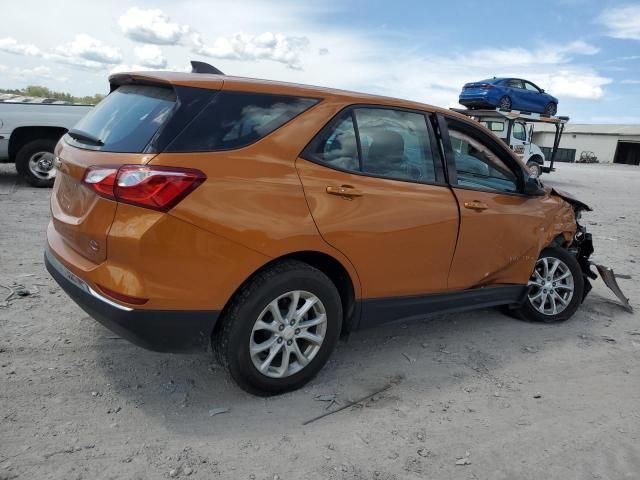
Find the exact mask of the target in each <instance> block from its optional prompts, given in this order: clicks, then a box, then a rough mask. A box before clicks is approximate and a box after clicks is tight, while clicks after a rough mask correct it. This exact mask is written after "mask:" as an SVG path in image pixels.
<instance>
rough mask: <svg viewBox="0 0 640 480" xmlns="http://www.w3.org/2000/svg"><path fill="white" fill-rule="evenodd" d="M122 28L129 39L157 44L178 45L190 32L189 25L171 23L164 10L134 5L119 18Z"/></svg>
mask: <svg viewBox="0 0 640 480" xmlns="http://www.w3.org/2000/svg"><path fill="white" fill-rule="evenodd" d="M118 25H119V26H120V30H122V33H124V34H125V35H126V36H127V37H128V38H129V39H131V40H133V41H135V42H141V43H154V44H156V45H177V44H179V43H180V41H181V40H182V37H183V36H184V35H186V34H187V33H188V32H189V27H188V26H187V25H180V24H177V23H171V21H170V19H169V16H168V15H166V14H165V13H164V12H163V11H162V10H158V9H149V10H143V9H141V8H137V7H133V8H130V9H129V10H127V11H126V12H125V14H124V15H122V16H121V17H120V18H119V19H118Z"/></svg>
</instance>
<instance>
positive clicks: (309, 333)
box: [249, 290, 327, 378]
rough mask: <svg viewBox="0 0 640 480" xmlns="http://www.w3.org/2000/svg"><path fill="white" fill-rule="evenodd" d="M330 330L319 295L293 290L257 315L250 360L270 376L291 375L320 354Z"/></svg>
mask: <svg viewBox="0 0 640 480" xmlns="http://www.w3.org/2000/svg"><path fill="white" fill-rule="evenodd" d="M326 333H327V314H326V310H325V307H324V305H323V304H322V302H321V301H320V299H319V298H318V297H317V296H315V295H314V294H312V293H310V292H306V291H303V290H294V291H291V292H287V293H285V294H284V295H280V296H279V297H278V298H276V299H274V300H272V301H271V302H270V303H269V304H268V305H267V306H266V307H265V309H264V310H263V311H262V312H261V313H260V315H259V316H258V318H257V320H256V322H255V324H254V325H253V329H252V331H251V338H250V340H249V351H250V355H251V361H252V362H253V365H254V366H255V367H256V369H257V370H258V371H259V372H260V373H262V374H263V375H266V376H267V377H271V378H285V377H289V376H291V375H293V374H295V373H297V372H299V371H300V370H302V369H303V368H305V367H306V366H307V365H308V364H309V363H310V362H311V361H312V360H313V359H314V358H315V356H316V355H317V354H318V352H319V351H320V347H321V346H322V343H323V341H324V338H325V335H326Z"/></svg>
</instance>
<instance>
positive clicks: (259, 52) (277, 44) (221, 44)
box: [191, 32, 309, 69]
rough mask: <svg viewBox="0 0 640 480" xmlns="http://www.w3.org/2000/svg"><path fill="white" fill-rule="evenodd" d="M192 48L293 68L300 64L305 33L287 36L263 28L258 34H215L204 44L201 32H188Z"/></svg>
mask: <svg viewBox="0 0 640 480" xmlns="http://www.w3.org/2000/svg"><path fill="white" fill-rule="evenodd" d="M191 41H192V42H193V46H192V49H191V50H192V52H194V53H197V54H199V55H204V56H206V57H213V58H222V59H227V60H245V61H256V60H271V61H274V62H279V63H283V64H285V65H287V66H288V67H290V68H293V69H300V68H301V58H300V56H301V54H302V52H303V51H304V50H305V49H306V48H307V47H308V46H309V39H308V38H307V37H294V36H287V35H284V34H282V33H275V34H274V33H271V32H265V33H262V34H260V35H256V36H253V35H248V34H245V33H236V34H234V35H232V36H231V37H228V38H225V37H218V38H216V40H215V41H214V42H213V44H212V45H206V44H205V43H204V41H203V40H202V35H200V34H199V33H197V32H194V33H192V34H191Z"/></svg>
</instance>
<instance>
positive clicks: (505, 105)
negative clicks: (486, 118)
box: [498, 95, 512, 110]
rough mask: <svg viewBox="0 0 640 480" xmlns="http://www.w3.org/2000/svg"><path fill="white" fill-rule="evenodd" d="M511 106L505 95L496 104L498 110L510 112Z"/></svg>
mask: <svg viewBox="0 0 640 480" xmlns="http://www.w3.org/2000/svg"><path fill="white" fill-rule="evenodd" d="M511 106H512V104H511V99H510V98H509V97H508V96H507V95H505V96H504V97H502V98H501V99H500V101H499V102H498V108H499V109H500V110H511Z"/></svg>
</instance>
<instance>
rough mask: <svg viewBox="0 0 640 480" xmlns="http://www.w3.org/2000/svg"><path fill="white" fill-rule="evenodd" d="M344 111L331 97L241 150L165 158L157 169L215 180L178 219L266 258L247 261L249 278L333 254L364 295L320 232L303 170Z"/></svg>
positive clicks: (180, 208) (179, 210) (176, 212)
mask: <svg viewBox="0 0 640 480" xmlns="http://www.w3.org/2000/svg"><path fill="white" fill-rule="evenodd" d="M343 106H344V103H343V102H339V101H332V99H330V98H329V99H325V100H324V101H323V102H321V103H319V104H317V105H316V106H314V107H312V108H311V109H310V110H308V111H306V112H304V113H303V114H301V115H300V116H298V117H297V118H296V119H294V120H293V121H291V122H289V123H287V124H285V125H284V126H283V127H281V128H279V129H278V130H276V131H275V132H273V133H272V134H271V135H268V136H267V137H265V138H263V139H261V140H259V141H258V142H256V143H254V144H252V145H249V146H247V147H244V148H241V149H237V150H232V151H223V152H203V153H163V154H160V155H158V156H157V157H155V158H154V159H153V160H152V161H151V162H150V164H153V165H170V166H181V167H188V168H197V169H199V170H201V171H202V172H204V173H205V174H206V176H207V180H206V181H205V182H204V183H203V184H202V185H200V186H199V187H198V188H197V189H196V190H195V191H193V192H192V193H191V194H190V195H189V196H188V197H187V198H185V199H184V200H183V201H182V202H180V203H179V204H178V205H177V206H176V207H174V208H173V209H172V210H171V211H170V215H171V216H174V217H176V218H179V219H181V220H183V221H185V222H188V223H190V224H193V225H196V226H197V227H199V228H201V229H203V230H206V231H208V232H211V233H213V234H215V235H217V236H219V237H221V238H224V239H226V240H229V241H231V242H234V243H237V244H239V245H242V246H244V247H246V248H248V249H250V250H252V251H254V252H256V253H259V254H260V255H262V256H263V257H262V258H261V259H260V260H258V261H256V259H255V258H251V259H249V258H247V265H244V266H243V267H242V270H243V271H245V272H250V273H253V272H254V271H256V270H258V269H259V268H260V267H261V266H262V265H264V264H265V263H267V262H268V261H270V260H271V259H273V258H278V257H281V256H284V255H287V254H290V253H294V252H301V251H316V252H322V253H326V254H328V255H330V256H332V257H334V258H335V259H336V260H338V261H339V262H340V263H341V264H342V265H343V266H344V267H345V269H346V270H347V271H348V273H349V275H350V276H351V279H352V282H353V284H354V288H355V292H356V297H359V296H360V282H359V280H358V276H357V274H356V271H355V269H354V268H353V266H352V265H351V263H350V262H349V260H348V259H347V258H346V257H345V256H344V255H342V254H341V253H340V252H339V251H338V250H336V249H334V248H333V247H331V246H330V245H328V244H327V243H326V242H325V241H324V240H323V239H322V238H321V236H320V234H319V233H318V229H317V227H316V225H315V223H314V221H313V218H312V217H311V214H310V212H309V207H308V205H307V203H306V200H305V196H304V192H303V189H302V184H301V182H300V178H299V177H298V173H297V170H296V168H295V160H296V158H297V156H298V154H299V153H300V152H301V151H302V150H303V148H304V147H305V146H306V144H307V143H308V142H309V140H310V139H311V138H312V137H313V136H314V135H315V134H316V133H317V132H318V131H319V130H320V129H321V128H322V127H323V126H324V125H325V123H326V122H327V121H329V120H330V119H331V117H332V116H333V115H334V114H335V113H337V111H339V110H340V109H341V108H343ZM250 273H249V274H250ZM247 276H248V275H247ZM237 286H239V284H238V285H237Z"/></svg>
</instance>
